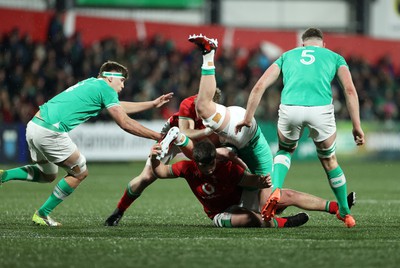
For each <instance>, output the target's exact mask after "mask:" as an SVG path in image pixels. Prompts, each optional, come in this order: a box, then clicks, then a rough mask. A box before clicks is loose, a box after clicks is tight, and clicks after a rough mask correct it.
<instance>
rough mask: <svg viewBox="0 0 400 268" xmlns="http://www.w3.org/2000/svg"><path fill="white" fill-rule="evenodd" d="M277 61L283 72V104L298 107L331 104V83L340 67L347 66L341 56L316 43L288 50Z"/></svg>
mask: <svg viewBox="0 0 400 268" xmlns="http://www.w3.org/2000/svg"><path fill="white" fill-rule="evenodd" d="M275 64H277V65H278V66H279V68H280V69H281V71H282V74H283V84H284V87H283V91H282V95H281V103H282V104H286V105H299V106H322V105H328V104H331V103H332V90H331V82H332V80H333V79H334V78H335V76H336V72H337V70H338V69H339V67H340V66H343V65H344V66H347V63H346V61H345V59H344V58H343V57H342V56H340V55H339V54H337V53H335V52H333V51H331V50H329V49H326V48H323V47H317V46H307V47H298V48H295V49H292V50H289V51H287V52H285V53H283V54H282V55H281V57H279V58H278V59H277V60H276V61H275Z"/></svg>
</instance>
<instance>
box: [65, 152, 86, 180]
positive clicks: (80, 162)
mask: <svg viewBox="0 0 400 268" xmlns="http://www.w3.org/2000/svg"><path fill="white" fill-rule="evenodd" d="M64 169H65V170H66V171H67V173H68V175H71V176H73V177H75V178H77V179H78V180H80V181H82V180H84V179H85V178H86V177H87V176H88V175H89V171H88V169H87V166H86V158H85V156H83V155H82V154H81V155H80V156H79V158H78V159H77V160H76V161H75V163H73V164H71V165H70V166H67V167H65V168H64Z"/></svg>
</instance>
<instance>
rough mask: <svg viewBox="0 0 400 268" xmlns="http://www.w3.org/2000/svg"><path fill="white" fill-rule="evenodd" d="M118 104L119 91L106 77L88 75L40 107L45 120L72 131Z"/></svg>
mask: <svg viewBox="0 0 400 268" xmlns="http://www.w3.org/2000/svg"><path fill="white" fill-rule="evenodd" d="M114 105H119V100H118V94H117V92H116V91H115V90H114V89H113V88H112V87H110V86H109V85H108V84H107V82H105V81H104V80H103V79H97V78H88V79H86V80H83V81H81V82H79V83H77V84H75V85H73V86H71V87H69V88H67V89H66V90H65V91H63V92H61V93H60V94H58V95H56V96H55V97H54V98H52V99H50V100H49V101H48V102H46V103H45V104H43V105H41V106H40V107H39V109H40V116H41V117H42V119H43V120H44V121H45V122H47V123H49V124H51V125H53V126H55V127H57V128H58V129H59V130H60V131H63V132H69V131H71V130H72V129H74V128H75V127H76V126H78V125H80V124H82V123H83V122H86V121H87V120H88V119H90V118H91V117H94V116H97V115H98V114H99V113H100V111H101V110H102V109H103V108H109V107H112V106H114Z"/></svg>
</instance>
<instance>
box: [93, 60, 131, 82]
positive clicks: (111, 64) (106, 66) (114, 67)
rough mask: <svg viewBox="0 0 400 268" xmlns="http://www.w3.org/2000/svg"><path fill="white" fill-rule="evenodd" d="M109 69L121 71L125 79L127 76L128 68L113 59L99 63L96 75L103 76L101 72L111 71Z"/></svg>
mask: <svg viewBox="0 0 400 268" xmlns="http://www.w3.org/2000/svg"><path fill="white" fill-rule="evenodd" d="M111 71H115V72H118V73H122V75H123V77H125V79H128V77H129V75H128V69H127V68H126V67H125V66H124V65H122V64H119V63H118V62H115V61H106V62H105V63H103V65H101V67H100V72H99V76H98V77H104V76H103V72H111Z"/></svg>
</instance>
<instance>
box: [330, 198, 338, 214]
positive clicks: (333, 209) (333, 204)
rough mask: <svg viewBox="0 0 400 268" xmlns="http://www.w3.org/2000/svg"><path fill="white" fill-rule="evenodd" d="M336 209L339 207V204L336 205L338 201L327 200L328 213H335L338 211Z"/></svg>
mask: <svg viewBox="0 0 400 268" xmlns="http://www.w3.org/2000/svg"><path fill="white" fill-rule="evenodd" d="M338 209H339V206H338V203H337V202H336V201H330V202H329V209H328V212H329V213H330V214H336V212H337V211H338Z"/></svg>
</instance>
